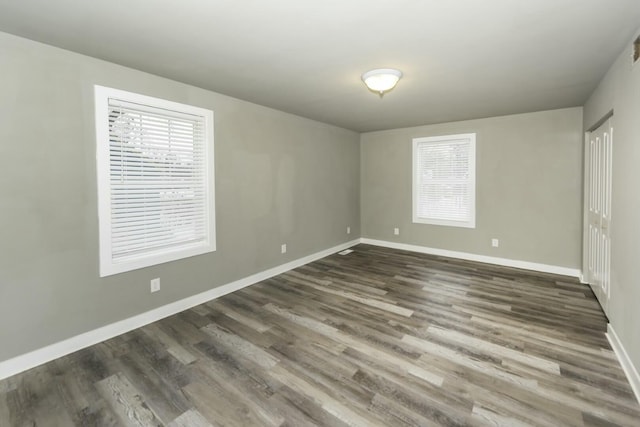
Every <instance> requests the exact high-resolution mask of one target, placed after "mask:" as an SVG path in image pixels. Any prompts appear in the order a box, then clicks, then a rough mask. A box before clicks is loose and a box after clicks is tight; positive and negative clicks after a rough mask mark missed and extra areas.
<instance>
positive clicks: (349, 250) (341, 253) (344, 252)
mask: <svg viewBox="0 0 640 427" xmlns="http://www.w3.org/2000/svg"><path fill="white" fill-rule="evenodd" d="M351 252H353V249H345V250H344V251H341V252H338V255H349V254H350V253H351Z"/></svg>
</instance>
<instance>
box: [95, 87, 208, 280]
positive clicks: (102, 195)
mask: <svg viewBox="0 0 640 427" xmlns="http://www.w3.org/2000/svg"><path fill="white" fill-rule="evenodd" d="M94 94H95V120H96V122H95V125H96V166H97V183H98V222H99V249H100V277H105V276H110V275H113V274H118V273H123V272H126V271H131V270H136V269H139V268H143V267H149V266H152V265H157V264H162V263H165V262H169V261H175V260H179V259H183V258H187V257H191V256H195V255H201V254H204V253H208V252H213V251H215V250H216V229H215V227H216V221H215V177H214V140H213V135H214V133H213V125H214V121H213V111H211V110H207V109H204V108H199V107H194V106H190V105H185V104H180V103H177V102H171V101H167V100H164V99H159V98H153V97H150V96H145V95H140V94H136V93H131V92H127V91H123V90H118V89H112V88H108V87H104V86H99V85H95V86H94ZM109 99H119V100H123V101H127V102H133V103H138V104H142V105H148V106H152V107H156V108H163V109H166V110H170V111H179V112H183V113H187V114H192V115H196V116H200V117H203V118H204V123H205V159H206V161H205V169H206V170H205V174H206V177H205V180H206V189H207V191H206V193H207V196H206V197H207V200H206V202H205V205H206V209H207V212H206V214H205V217H206V218H205V220H206V225H205V229H206V238H205V241H204V242H198V243H195V244H194V243H190V244H184V245H181V246H174V247H172V248H169V249H164V250H161V251H156V252H154V253H151V254H142V255H141V256H139V257H130V258H127V260H126V261H121V262H114V261H113V253H112V244H111V228H112V227H111V226H112V223H111V197H110V195H111V184H110V178H109V175H110V158H109V156H110V154H109Z"/></svg>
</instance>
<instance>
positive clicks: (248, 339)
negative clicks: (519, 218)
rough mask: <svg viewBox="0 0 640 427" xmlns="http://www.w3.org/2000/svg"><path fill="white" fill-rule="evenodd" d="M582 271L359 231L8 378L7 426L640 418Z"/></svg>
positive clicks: (1, 409) (2, 407)
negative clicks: (303, 260)
mask: <svg viewBox="0 0 640 427" xmlns="http://www.w3.org/2000/svg"><path fill="white" fill-rule="evenodd" d="M605 331H606V319H605V317H604V315H603V314H602V311H601V310H600V308H599V306H598V304H597V302H596V300H595V298H594V296H593V294H592V292H591V291H590V289H589V287H588V286H586V285H582V284H580V283H578V282H577V281H576V280H575V279H572V278H568V277H563V276H554V275H550V274H542V273H533V272H527V271H523V270H516V269H509V268H503V267H496V266H491V265H486V264H478V263H473V262H466V261H460V260H453V259H448V258H441V257H434V256H429V255H423V254H416V253H411V252H404V251H398V250H393V249H385V248H379V247H374V246H368V245H358V246H357V247H355V251H354V252H353V253H351V254H349V255H344V256H342V255H337V254H336V255H332V256H329V257H327V258H324V259H322V260H319V261H316V262H313V263H311V264H308V265H305V266H303V267H300V268H297V269H295V270H292V271H289V272H287V273H284V274H281V275H279V276H276V277H274V278H271V279H269V280H265V281H264V282H261V283H258V284H256V285H253V286H251V287H248V288H245V289H243V290H241V291H238V292H235V293H233V294H229V295H226V296H224V297H222V298H219V299H217V300H214V301H211V302H209V303H206V304H203V305H200V306H197V307H195V308H193V309H190V310H187V311H184V312H182V313H179V314H177V315H175V316H171V317H168V318H166V319H163V320H161V321H158V322H155V323H153V324H150V325H148V326H145V327H143V328H140V329H137V330H134V331H132V332H130V333H127V334H124V335H121V336H118V337H116V338H113V339H110V340H108V341H106V342H103V343H100V344H97V345H94V346H92V347H90V348H87V349H84V350H81V351H78V352H76V353H73V354H71V355H69V356H66V357H63V358H60V359H57V360H55V361H52V362H50V363H47V364H45V365H42V366H40V367H37V368H34V369H32V370H30V371H27V372H24V373H22V374H19V375H16V376H14V377H11V378H8V379H5V380H3V381H0V426H3V427H5V426H11V427H13V426H158V425H168V426H190V427H198V426H296V427H297V426H312V425H323V426H394V427H395V426H431V425H444V426H466V425H469V426H480V425H488V426H497V425H504V426H525V425H533V426H553V427H556V426H615V425H621V426H640V407H639V405H638V403H637V402H636V400H635V398H634V396H633V394H632V391H631V388H630V386H629V383H628V381H627V379H626V378H625V375H624V373H623V371H622V369H621V368H620V364H619V362H618V360H617V359H616V357H615V355H614V353H613V352H612V350H611V348H610V346H609V344H608V342H607V339H606V337H605Z"/></svg>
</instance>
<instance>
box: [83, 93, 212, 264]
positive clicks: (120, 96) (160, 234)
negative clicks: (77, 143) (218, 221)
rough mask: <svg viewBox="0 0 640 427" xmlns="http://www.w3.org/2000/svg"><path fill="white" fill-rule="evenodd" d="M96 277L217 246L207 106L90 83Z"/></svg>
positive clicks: (209, 122)
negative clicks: (93, 114)
mask: <svg viewBox="0 0 640 427" xmlns="http://www.w3.org/2000/svg"><path fill="white" fill-rule="evenodd" d="M95 108H96V140H97V170H98V216H99V224H100V276H101V277H104V276H109V275H112V274H117V273H121V272H124V271H130V270H135V269H138V268H142V267H148V266H151V265H155V264H160V263H163V262H168V261H173V260H177V259H181V258H186V257H189V256H193V255H199V254H203V253H207V252H212V251H215V199H214V168H213V164H214V163H213V111H210V110H205V109H202V108H197V107H192V106H189V105H183V104H178V103H175V102H169V101H165V100H161V99H156V98H151V97H148V96H142V95H137V94H134V93H129V92H124V91H120V90H116V89H110V88H106V87H102V86H95Z"/></svg>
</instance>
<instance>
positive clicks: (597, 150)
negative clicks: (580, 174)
mask: <svg viewBox="0 0 640 427" xmlns="http://www.w3.org/2000/svg"><path fill="white" fill-rule="evenodd" d="M612 119H613V118H609V119H608V120H607V121H605V122H604V123H603V124H602V125H600V127H598V128H597V129H596V130H594V131H592V132H590V133H588V134H587V139H586V150H585V166H586V168H585V240H584V244H585V248H584V251H585V257H584V258H585V267H586V271H585V279H586V281H587V282H588V283H589V285H591V288H592V289H593V292H594V293H595V294H596V297H597V298H598V301H599V302H600V305H601V306H602V309H603V310H604V312H605V314H607V316H608V315H609V313H608V310H609V295H610V263H611V233H610V230H611V175H612V169H611V167H612V157H611V154H612V149H613V146H612V144H613V123H612Z"/></svg>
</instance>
